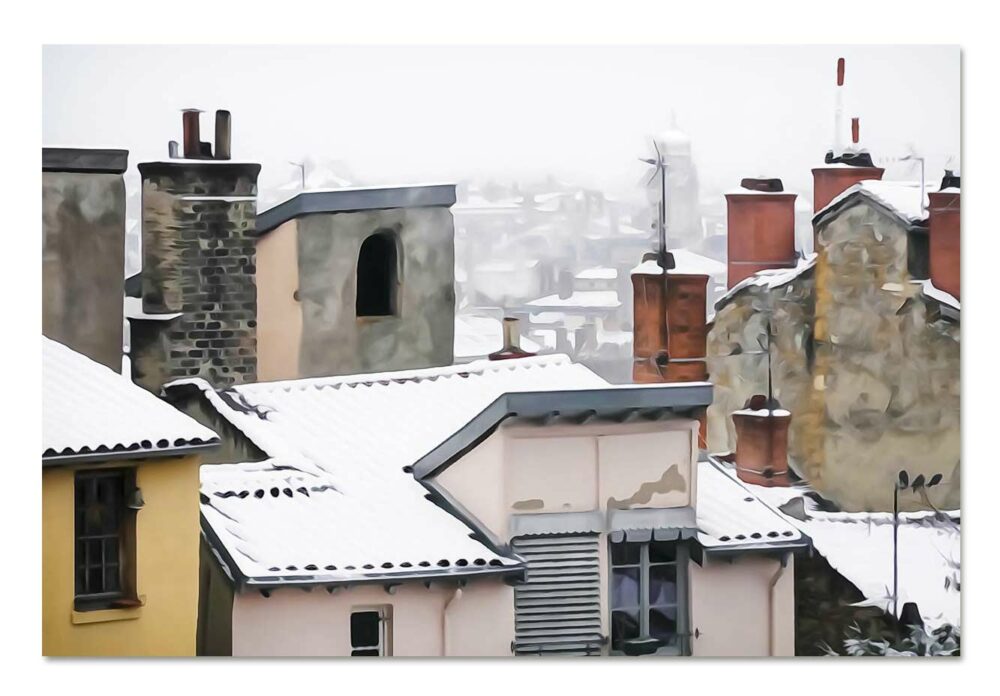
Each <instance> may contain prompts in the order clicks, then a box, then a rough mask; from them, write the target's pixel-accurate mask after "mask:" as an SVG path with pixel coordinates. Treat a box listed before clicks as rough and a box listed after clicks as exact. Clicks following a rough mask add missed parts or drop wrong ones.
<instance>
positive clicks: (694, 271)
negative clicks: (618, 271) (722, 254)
mask: <svg viewBox="0 0 1000 696" xmlns="http://www.w3.org/2000/svg"><path fill="white" fill-rule="evenodd" d="M670 253H671V254H673V257H674V267H673V268H671V269H670V273H676V274H679V275H707V276H720V275H725V273H726V264H724V263H722V262H720V261H716V260H715V259H710V258H708V257H707V256H702V255H701V254H696V253H694V252H693V251H688V250H687V249H671V250H670ZM632 273H643V274H646V275H660V274H662V273H663V269H662V268H660V265H659V264H658V263H657V262H656V260H655V259H649V260H648V261H643V262H642V263H640V264H639V265H638V266H636V267H635V268H633V269H632Z"/></svg>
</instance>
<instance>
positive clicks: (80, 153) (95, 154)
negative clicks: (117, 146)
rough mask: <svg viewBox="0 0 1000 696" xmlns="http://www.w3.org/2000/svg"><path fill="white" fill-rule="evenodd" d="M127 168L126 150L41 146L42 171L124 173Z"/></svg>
mask: <svg viewBox="0 0 1000 696" xmlns="http://www.w3.org/2000/svg"><path fill="white" fill-rule="evenodd" d="M126 169H128V150H102V149H93V148H83V147H43V148H42V171H43V172H82V173H89V174H124V173H125V170H126Z"/></svg>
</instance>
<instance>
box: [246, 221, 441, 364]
mask: <svg viewBox="0 0 1000 696" xmlns="http://www.w3.org/2000/svg"><path fill="white" fill-rule="evenodd" d="M297 228H298V235H297V241H298V277H299V287H298V290H299V303H300V306H301V309H300V312H301V317H302V320H301V321H302V330H301V344H300V345H299V347H298V374H297V375H296V374H292V373H291V367H289V368H287V372H285V373H284V374H281V376H284V377H296V376H298V377H315V376H322V375H338V374H352V373H362V372H378V371H386V370H402V369H412V368H421V367H433V366H440V365H450V364H451V362H452V352H453V348H454V333H455V324H454V321H455V320H454V315H455V246H454V224H453V221H452V215H451V211H450V210H448V209H447V208H415V209H396V210H375V211H365V212H356V213H331V214H317V215H307V216H304V217H302V218H299V219H298V221H297ZM387 229H388V230H394V231H395V232H396V233H397V235H398V239H399V257H398V261H399V263H398V270H397V277H398V279H399V282H400V286H399V294H398V305H397V306H398V315H397V316H388V317H366V318H358V317H357V316H356V314H355V300H356V297H357V263H358V253H359V251H360V249H361V244H362V243H363V242H364V241H365V239H367V238H368V237H369V236H371V235H372V234H374V233H375V232H378V231H379V230H387ZM265 302H270V299H265ZM279 303H280V299H279ZM291 338H292V340H294V335H293V336H292V337H291Z"/></svg>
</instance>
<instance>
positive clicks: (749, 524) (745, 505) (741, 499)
mask: <svg viewBox="0 0 1000 696" xmlns="http://www.w3.org/2000/svg"><path fill="white" fill-rule="evenodd" d="M720 467H721V465H717V464H715V463H713V462H711V461H703V462H699V463H698V487H697V496H698V501H697V506H696V507H695V512H696V514H697V520H698V541H699V542H700V543H701V545H702V546H704V547H705V548H706V549H709V550H711V549H718V548H725V547H734V546H755V545H758V544H775V543H779V542H780V543H784V544H787V543H790V542H804V539H803V536H802V534H801V532H799V530H798V528H797V527H795V526H794V525H793V524H791V523H790V522H789V521H788V520H787V519H786V518H785V517H784V516H783V515H781V514H780V513H778V512H776V511H775V510H773V509H771V508H770V507H768V506H767V505H766V504H765V503H763V502H762V501H761V500H760V498H759V497H758V496H757V495H756V494H755V493H751V492H750V490H749V488H748V487H747V485H746V484H744V483H743V482H742V481H739V480H737V479H735V478H734V477H731V476H729V475H728V474H727V473H726V472H725V471H723V469H722V468H720Z"/></svg>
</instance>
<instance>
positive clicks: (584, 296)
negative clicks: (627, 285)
mask: <svg viewBox="0 0 1000 696" xmlns="http://www.w3.org/2000/svg"><path fill="white" fill-rule="evenodd" d="M621 304H622V303H621V302H620V301H619V300H618V293H617V292H615V291H614V290H577V291H576V292H574V293H573V294H572V295H570V296H569V297H565V298H563V297H559V295H558V294H553V295H546V296H545V297H540V298H538V299H537V300H532V301H531V302H528V303H527V306H528V307H546V308H549V307H560V308H570V307H578V308H584V309H617V308H618V307H621Z"/></svg>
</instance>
